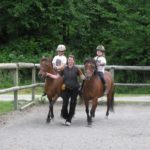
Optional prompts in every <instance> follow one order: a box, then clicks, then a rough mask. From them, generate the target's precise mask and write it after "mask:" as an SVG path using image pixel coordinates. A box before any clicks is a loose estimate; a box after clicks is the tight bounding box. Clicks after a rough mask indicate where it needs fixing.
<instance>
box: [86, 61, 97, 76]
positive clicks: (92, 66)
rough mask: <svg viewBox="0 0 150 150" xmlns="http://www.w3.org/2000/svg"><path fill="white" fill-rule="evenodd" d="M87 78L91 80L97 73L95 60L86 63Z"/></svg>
mask: <svg viewBox="0 0 150 150" xmlns="http://www.w3.org/2000/svg"><path fill="white" fill-rule="evenodd" d="M84 69H85V76H86V78H87V79H90V78H91V77H92V76H93V74H94V72H95V71H96V63H95V60H94V59H87V60H85V62H84Z"/></svg>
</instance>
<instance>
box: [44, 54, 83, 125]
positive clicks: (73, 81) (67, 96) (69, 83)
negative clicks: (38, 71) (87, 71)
mask: <svg viewBox="0 0 150 150" xmlns="http://www.w3.org/2000/svg"><path fill="white" fill-rule="evenodd" d="M62 74H63V78H64V83H65V90H64V91H63V92H62V95H61V97H62V98H63V105H62V110H61V116H62V117H63V118H64V119H65V124H66V125H67V126H70V125H71V121H72V118H73V116H74V114H75V108H76V103H77V96H78V88H79V82H78V76H79V77H80V78H81V79H82V80H84V79H85V76H84V75H83V73H82V71H81V70H80V69H79V68H78V67H77V66H75V57H74V56H73V55H69V57H68V60H67V66H66V67H65V68H64V70H63V72H62ZM46 75H47V76H49V77H51V78H54V79H57V78H58V77H59V74H57V75H53V74H50V73H47V74H46Z"/></svg>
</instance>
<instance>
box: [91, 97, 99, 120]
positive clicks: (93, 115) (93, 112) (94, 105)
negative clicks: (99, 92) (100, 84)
mask: <svg viewBox="0 0 150 150" xmlns="http://www.w3.org/2000/svg"><path fill="white" fill-rule="evenodd" d="M97 101H98V99H97V98H95V99H92V108H91V111H90V115H91V118H92V117H95V110H96V107H97Z"/></svg>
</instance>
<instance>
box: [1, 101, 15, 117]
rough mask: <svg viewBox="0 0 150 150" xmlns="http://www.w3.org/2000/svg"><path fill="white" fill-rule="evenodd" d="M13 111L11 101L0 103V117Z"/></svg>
mask: <svg viewBox="0 0 150 150" xmlns="http://www.w3.org/2000/svg"><path fill="white" fill-rule="evenodd" d="M13 110H14V104H13V101H9V102H8V101H7V102H0V115H1V114H4V113H7V112H10V111H13Z"/></svg>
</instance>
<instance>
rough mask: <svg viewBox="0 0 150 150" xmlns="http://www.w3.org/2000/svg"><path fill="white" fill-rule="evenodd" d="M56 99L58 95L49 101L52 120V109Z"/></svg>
mask: <svg viewBox="0 0 150 150" xmlns="http://www.w3.org/2000/svg"><path fill="white" fill-rule="evenodd" d="M57 98H58V95H55V97H53V98H52V100H51V101H50V114H51V118H52V119H53V118H54V111H53V107H54V104H55V102H56V100H57Z"/></svg>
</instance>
